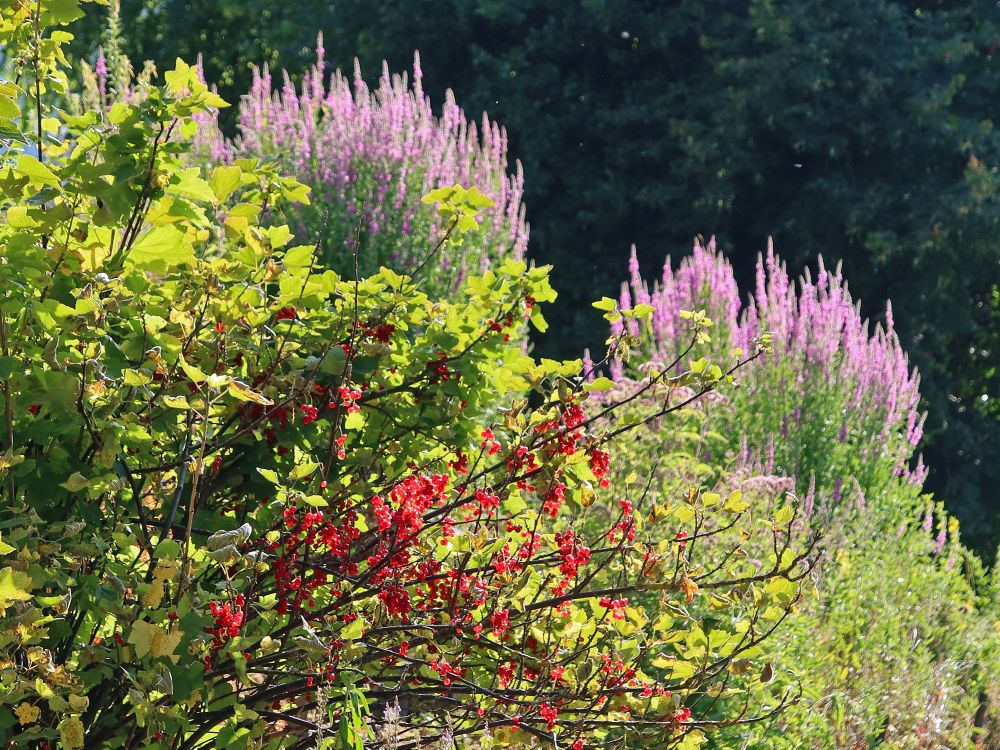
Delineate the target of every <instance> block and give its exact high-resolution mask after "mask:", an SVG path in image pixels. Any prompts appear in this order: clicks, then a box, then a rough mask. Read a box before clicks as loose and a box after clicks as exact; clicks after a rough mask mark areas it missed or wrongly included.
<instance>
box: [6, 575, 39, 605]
mask: <svg viewBox="0 0 1000 750" xmlns="http://www.w3.org/2000/svg"><path fill="white" fill-rule="evenodd" d="M31 587H32V584H31V576H29V575H28V574H27V573H22V572H21V571H15V570H14V569H13V568H11V567H6V568H4V569H3V570H0V608H3V609H6V608H7V607H8V606H10V603H11V602H26V601H28V600H29V599H31Z"/></svg>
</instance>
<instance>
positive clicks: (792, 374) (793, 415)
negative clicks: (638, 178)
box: [610, 241, 926, 505]
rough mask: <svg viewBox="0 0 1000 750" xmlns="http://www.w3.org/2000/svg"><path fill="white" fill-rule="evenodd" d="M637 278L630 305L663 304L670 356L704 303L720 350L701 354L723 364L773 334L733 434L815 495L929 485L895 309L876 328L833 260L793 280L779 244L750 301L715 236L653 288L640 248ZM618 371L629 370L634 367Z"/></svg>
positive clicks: (915, 392)
mask: <svg viewBox="0 0 1000 750" xmlns="http://www.w3.org/2000/svg"><path fill="white" fill-rule="evenodd" d="M628 278H629V281H628V282H626V283H625V284H623V287H622V294H621V296H620V304H621V305H622V306H623V307H630V306H631V305H632V304H633V303H635V304H638V303H639V302H644V303H646V304H649V305H651V306H652V307H653V311H654V312H653V315H652V321H653V325H652V334H651V336H649V335H647V339H648V340H647V341H646V342H645V343H644V344H643V346H644V347H645V349H646V351H644V354H646V355H647V356H650V357H652V358H654V359H656V360H659V361H661V362H670V361H672V360H673V359H675V358H676V357H677V356H678V354H679V353H680V352H681V351H682V350H683V349H684V348H685V347H686V346H687V344H688V342H689V337H688V336H687V335H685V332H686V331H687V330H688V327H687V325H686V321H683V320H682V319H681V317H680V315H681V312H682V311H684V310H692V309H700V310H705V311H706V312H707V314H708V316H709V317H710V318H711V319H712V320H713V322H714V323H715V326H714V327H713V329H712V343H711V344H710V345H709V347H708V348H709V350H710V351H705V350H704V349H702V350H700V352H699V353H704V354H706V355H708V356H710V357H711V358H713V359H714V360H715V361H716V362H719V363H720V364H721V363H725V362H727V361H728V358H729V355H730V352H731V350H732V349H733V348H741V349H743V350H744V351H745V352H746V351H750V350H751V348H752V343H753V340H754V339H755V338H756V337H757V336H759V335H760V334H761V333H763V332H768V333H770V334H771V336H772V344H773V355H772V356H770V357H767V358H766V359H760V360H758V361H755V362H754V363H752V364H751V365H750V366H749V367H747V368H744V370H742V371H741V373H740V380H741V381H742V387H741V388H739V389H737V390H735V391H734V392H733V395H732V401H733V412H734V414H735V417H734V418H735V420H736V422H737V424H735V425H734V431H735V432H736V433H737V434H743V435H744V436H745V438H746V441H747V445H749V446H750V449H751V450H752V451H753V452H754V454H755V455H754V460H756V461H759V462H761V463H766V464H768V465H769V466H770V465H771V464H772V463H773V467H771V468H769V471H770V470H772V468H773V470H775V471H782V472H784V473H785V474H786V475H788V476H793V477H795V478H796V481H797V486H798V490H799V492H800V493H801V494H802V495H803V496H808V497H809V499H810V501H812V498H813V496H814V495H815V497H816V503H817V505H818V504H819V503H820V502H824V501H825V500H828V499H830V498H833V499H834V502H836V501H838V500H839V499H840V496H841V495H842V494H843V495H845V496H847V495H852V494H853V495H854V497H853V499H852V501H853V502H855V503H857V502H862V503H867V502H874V501H876V500H877V499H879V496H880V490H881V489H882V488H884V487H885V486H887V483H888V480H889V479H890V478H891V477H893V476H906V477H907V478H908V480H909V482H910V483H911V484H915V485H918V486H919V485H920V484H922V482H923V479H924V477H925V475H926V469H925V468H924V467H923V464H922V463H917V465H916V468H915V469H914V470H913V471H910V470H909V468H908V467H909V463H910V460H911V458H912V457H913V452H914V448H915V447H916V446H917V444H918V443H919V442H920V437H921V435H922V431H923V421H924V416H923V415H922V414H921V413H920V412H919V399H920V392H919V384H920V379H919V377H918V375H917V372H916V371H915V370H914V369H912V368H911V367H910V366H909V362H908V360H907V357H906V354H905V353H904V352H903V349H902V346H901V345H900V342H899V339H898V337H897V335H896V333H895V331H894V328H893V320H892V311H891V308H889V309H887V310H886V315H885V319H886V325H885V327H884V328H883V327H881V326H878V325H876V326H872V325H870V324H869V322H868V321H867V320H866V319H864V318H863V317H862V315H861V312H860V303H857V302H855V301H854V300H853V299H852V297H851V295H850V292H849V291H848V287H847V282H846V281H845V280H844V278H843V275H842V273H841V270H840V267H839V266H837V267H836V268H834V269H830V268H828V267H827V266H826V265H825V263H824V262H823V259H822V258H820V259H819V261H818V263H817V268H816V272H815V274H812V273H810V272H808V271H807V272H806V273H805V274H803V276H802V277H801V278H799V279H798V281H795V280H792V279H791V278H790V276H789V274H788V270H787V268H786V266H785V264H784V263H783V262H782V261H781V259H780V258H779V257H778V255H777V254H776V253H775V252H774V248H773V246H772V244H771V242H770V241H769V242H768V248H767V252H766V253H765V254H763V255H761V256H759V257H758V260H757V267H756V274H755V288H754V293H753V294H752V295H748V296H747V299H746V302H745V304H743V303H741V301H740V294H739V290H738V288H737V285H736V279H735V275H734V273H733V268H732V266H731V265H730V263H729V262H728V261H727V260H726V259H725V257H724V256H723V255H722V254H721V253H719V252H718V251H716V250H715V247H714V242H710V243H709V244H708V246H707V247H706V246H703V244H702V243H701V242H700V241H699V242H696V243H695V245H694V248H693V250H692V253H691V255H690V256H688V257H686V258H684V259H683V260H682V261H681V262H680V263H679V264H678V265H677V266H676V267H674V266H673V265H672V264H671V263H670V261H669V258H668V260H667V263H666V265H665V266H664V269H663V274H662V276H661V278H660V280H659V282H658V283H656V284H655V285H653V286H652V287H650V286H649V285H648V284H647V283H646V282H645V281H644V280H643V279H642V276H641V274H640V272H639V264H638V261H637V259H636V256H635V253H634V251H633V253H632V254H631V256H630V259H629V264H628ZM618 328H619V329H620V325H619V327H618ZM635 361H641V358H635ZM686 365H687V363H686V362H682V363H680V364H679V365H678V368H679V369H680V368H684V367H686ZM610 369H611V371H612V373H613V374H620V373H622V372H623V371H624V369H625V365H624V363H623V362H621V361H618V362H614V363H612V366H611V368H610ZM734 449H735V446H734ZM845 466H847V467H850V471H851V472H852V474H851V475H845V474H844V473H843V472H844V471H845V469H844V467H845Z"/></svg>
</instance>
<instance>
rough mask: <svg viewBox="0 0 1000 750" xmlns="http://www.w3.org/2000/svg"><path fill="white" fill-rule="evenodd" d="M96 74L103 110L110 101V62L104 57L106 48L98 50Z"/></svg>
mask: <svg viewBox="0 0 1000 750" xmlns="http://www.w3.org/2000/svg"><path fill="white" fill-rule="evenodd" d="M94 74H95V75H96V76H97V90H98V92H99V93H100V96H101V109H102V110H103V109H104V108H105V106H107V101H108V61H107V58H105V57H104V47H100V48H98V50H97V61H96V62H95V63H94Z"/></svg>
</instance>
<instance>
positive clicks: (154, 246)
mask: <svg viewBox="0 0 1000 750" xmlns="http://www.w3.org/2000/svg"><path fill="white" fill-rule="evenodd" d="M128 263H129V264H130V265H133V266H135V267H137V268H140V269H145V268H151V267H154V266H166V267H167V268H170V267H172V266H176V265H180V264H182V263H187V264H193V263H194V246H193V245H192V244H191V241H190V240H189V239H188V238H187V234H185V233H184V232H182V231H181V230H179V229H177V227H175V226H173V225H170V224H167V225H164V226H159V227H156V228H154V229H152V230H151V231H149V232H146V234H144V235H142V236H141V237H140V238H139V239H138V240H136V242H135V244H134V245H133V246H132V249H131V250H130V251H129V254H128Z"/></svg>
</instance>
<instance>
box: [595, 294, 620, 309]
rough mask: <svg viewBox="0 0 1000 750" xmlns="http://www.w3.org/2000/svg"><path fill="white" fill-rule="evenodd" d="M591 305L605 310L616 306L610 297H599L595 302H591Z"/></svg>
mask: <svg viewBox="0 0 1000 750" xmlns="http://www.w3.org/2000/svg"><path fill="white" fill-rule="evenodd" d="M593 306H594V307H596V308H597V309H598V310H604V311H605V312H612V311H614V309H615V308H616V307H617V306H618V303H617V302H615V301H614V300H613V299H611V298H610V297H601V298H600V299H599V300H598V301H597V302H594V303H593Z"/></svg>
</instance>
